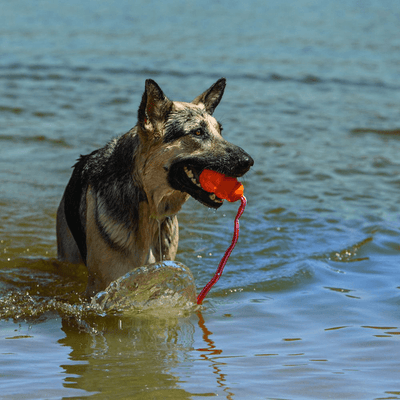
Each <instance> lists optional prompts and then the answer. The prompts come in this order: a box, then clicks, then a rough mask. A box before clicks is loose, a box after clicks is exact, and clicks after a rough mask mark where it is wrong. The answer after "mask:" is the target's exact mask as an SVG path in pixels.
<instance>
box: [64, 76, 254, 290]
mask: <svg viewBox="0 0 400 400" xmlns="http://www.w3.org/2000/svg"><path fill="white" fill-rule="evenodd" d="M224 90H225V79H220V80H218V81H217V82H216V83H215V84H214V85H212V86H211V87H210V88H209V89H208V90H206V91H205V92H204V93H203V94H201V95H200V96H198V97H196V98H195V99H194V100H193V101H192V102H191V103H184V102H173V101H171V100H169V99H168V98H167V97H166V96H165V95H164V93H163V92H162V90H161V89H160V87H159V86H158V85H157V83H156V82H154V81H153V80H150V79H149V80H147V81H146V85H145V91H144V94H143V97H142V101H141V104H140V107H139V111H138V123H137V125H136V126H135V127H134V128H132V129H131V130H130V131H129V132H128V133H126V134H125V135H122V136H121V137H119V138H117V139H114V140H112V141H111V142H109V143H108V144H107V145H106V146H104V147H103V148H101V149H98V150H95V151H93V152H92V153H91V154H88V155H85V156H81V157H80V158H79V160H78V162H77V163H76V165H75V166H74V170H73V173H72V176H71V179H70V181H69V183H68V185H67V187H66V189H65V192H64V196H63V198H62V200H61V203H60V206H59V208H58V212H57V243H58V258H59V260H61V261H67V262H70V263H81V262H83V263H85V264H86V266H87V268H88V274H89V281H88V287H87V292H86V294H87V296H91V295H93V294H94V293H96V292H98V291H99V290H103V289H104V288H106V287H107V285H108V284H109V283H110V282H112V281H113V280H115V279H117V278H118V277H120V276H122V275H124V274H125V273H127V272H129V271H131V270H132V269H134V268H137V267H139V266H142V265H144V264H148V263H153V262H158V261H161V258H162V259H164V260H174V259H175V255H176V252H177V249H178V220H177V217H176V214H177V212H178V211H179V210H180V208H181V207H182V205H183V203H184V202H185V201H186V200H187V199H188V198H189V195H191V196H192V197H194V198H195V199H196V200H198V201H200V202H201V203H203V204H205V205H206V206H208V207H212V208H218V207H220V206H221V204H222V200H221V199H218V198H217V197H215V195H213V194H210V193H208V192H206V191H204V190H203V189H202V188H201V187H200V185H199V184H198V178H199V174H200V173H201V171H202V170H203V169H205V168H208V169H212V170H216V171H218V172H221V173H224V174H226V175H228V176H233V177H239V176H241V175H243V174H244V173H246V172H247V171H248V170H249V168H250V167H251V166H252V165H253V160H252V158H251V157H250V156H249V155H248V154H247V153H246V152H245V151H244V150H242V149H241V148H240V147H238V146H235V145H233V144H232V143H230V142H228V141H226V140H225V139H224V138H223V137H222V135H221V130H222V127H221V124H219V123H218V122H217V120H216V119H215V118H214V117H213V116H212V114H213V112H214V110H215V108H216V107H217V105H218V104H219V102H220V100H221V98H222V95H223V93H224ZM160 240H161V243H160Z"/></svg>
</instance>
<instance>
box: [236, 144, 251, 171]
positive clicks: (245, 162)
mask: <svg viewBox="0 0 400 400" xmlns="http://www.w3.org/2000/svg"><path fill="white" fill-rule="evenodd" d="M253 165H254V160H253V158H252V157H251V156H250V155H249V154H247V153H246V152H245V151H244V150H243V149H241V154H240V156H239V157H238V159H237V164H236V168H235V169H236V171H237V175H238V176H241V175H244V174H245V173H246V172H247V171H248V170H249V169H250V168H251V167H252V166H253Z"/></svg>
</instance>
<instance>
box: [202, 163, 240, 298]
mask: <svg viewBox="0 0 400 400" xmlns="http://www.w3.org/2000/svg"><path fill="white" fill-rule="evenodd" d="M200 184H201V187H202V188H203V189H204V190H205V191H207V192H210V193H214V194H215V195H216V196H217V197H219V198H220V199H226V200H228V201H230V202H234V201H237V200H240V201H241V204H240V206H239V210H238V212H237V215H236V218H235V226H234V232H233V239H232V243H231V245H230V246H229V247H228V249H227V250H226V252H225V254H224V256H223V257H222V260H221V261H220V263H219V266H218V268H217V271H216V273H215V275H214V276H213V278H212V279H211V280H210V282H208V283H207V285H206V286H204V288H203V290H202V291H201V292H200V294H199V295H198V297H197V304H201V303H202V302H203V300H204V298H205V297H206V296H207V294H208V292H209V291H210V289H211V288H212V287H213V286H214V285H215V284H216V283H217V282H218V279H219V278H220V277H221V275H222V272H223V270H224V267H225V264H226V262H227V261H228V258H229V256H230V255H231V253H232V250H233V248H234V247H235V245H236V243H237V241H238V239H239V218H240V217H241V216H242V214H243V211H244V208H245V207H246V203H247V201H246V197H244V195H243V191H244V188H243V185H242V184H241V183H240V182H238V181H237V180H236V178H230V177H228V176H225V175H223V174H220V173H219V172H215V171H211V170H209V169H205V170H204V171H203V172H202V173H201V174H200Z"/></svg>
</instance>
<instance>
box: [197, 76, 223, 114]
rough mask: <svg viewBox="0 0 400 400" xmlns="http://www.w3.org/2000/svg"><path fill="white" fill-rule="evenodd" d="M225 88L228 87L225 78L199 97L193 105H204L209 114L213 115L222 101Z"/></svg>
mask: <svg viewBox="0 0 400 400" xmlns="http://www.w3.org/2000/svg"><path fill="white" fill-rule="evenodd" d="M225 86H226V79H225V78H221V79H218V80H217V82H215V83H214V85H212V86H211V87H210V88H209V89H207V90H206V91H205V92H204V93H202V94H201V95H200V96H197V97H196V98H195V99H194V100H193V101H192V103H193V104H204V107H205V108H206V110H207V112H208V113H209V114H211V115H212V114H213V112H214V110H215V109H216V108H217V105H218V104H219V102H220V101H221V99H222V95H223V94H224V90H225Z"/></svg>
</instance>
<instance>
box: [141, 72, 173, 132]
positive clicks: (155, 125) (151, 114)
mask: <svg viewBox="0 0 400 400" xmlns="http://www.w3.org/2000/svg"><path fill="white" fill-rule="evenodd" d="M171 108H172V101H171V100H169V99H168V97H167V96H165V94H164V92H163V91H162V90H161V88H160V86H158V85H157V83H156V82H154V81H153V80H152V79H146V84H145V89H144V93H143V96H142V102H141V103H140V107H139V111H138V124H139V127H140V128H141V131H142V132H143V134H144V135H143V136H144V138H146V137H149V135H153V136H160V135H161V134H162V128H163V123H164V122H165V121H166V120H167V118H168V115H169V113H170V111H171Z"/></svg>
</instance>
